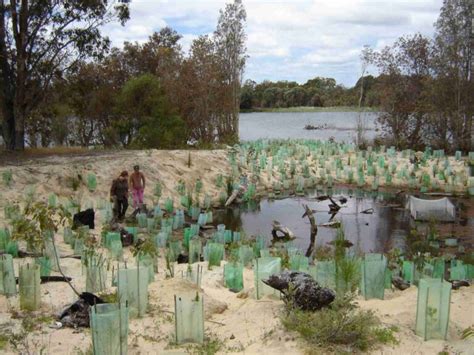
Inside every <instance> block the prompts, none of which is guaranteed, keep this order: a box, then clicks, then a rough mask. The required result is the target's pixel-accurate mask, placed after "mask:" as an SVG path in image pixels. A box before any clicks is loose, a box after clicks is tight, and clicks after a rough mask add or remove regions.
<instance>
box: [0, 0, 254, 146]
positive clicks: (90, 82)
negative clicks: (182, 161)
mask: <svg viewBox="0 0 474 355" xmlns="http://www.w3.org/2000/svg"><path fill="white" fill-rule="evenodd" d="M128 18H129V8H128V2H123V1H108V0H101V1H86V0H78V1H59V0H53V1H41V2H29V1H23V0H12V1H10V3H8V4H6V3H4V1H3V0H0V71H1V74H2V77H1V79H0V105H1V118H2V126H1V133H2V137H3V140H4V143H5V146H6V148H7V149H11V150H13V149H23V148H24V147H25V145H26V146H32V147H35V146H44V147H47V146H50V145H75V146H91V145H104V146H108V147H111V146H122V147H136V148H143V147H146V148H176V147H180V146H183V145H185V144H186V142H187V141H189V140H195V141H198V142H202V143H208V142H212V143H214V142H236V141H237V140H238V114H239V97H240V83H241V77H242V74H243V70H244V67H245V59H246V55H245V52H246V48H245V38H246V35H245V32H244V24H245V21H246V12H245V8H244V6H243V4H242V1H241V0H234V1H232V2H231V3H228V4H226V6H225V8H224V9H223V10H221V11H220V14H219V18H218V23H217V28H216V30H215V31H214V33H213V34H212V35H208V36H200V37H199V38H197V39H196V40H194V41H193V42H192V44H191V48H190V50H189V52H188V53H184V51H183V49H182V47H181V45H180V39H181V37H182V36H181V35H180V34H178V33H177V32H176V31H175V30H173V29H171V28H169V27H165V28H163V29H161V30H160V31H159V32H156V33H153V34H152V35H151V36H150V37H149V38H148V40H147V41H146V42H145V43H131V42H126V43H124V45H123V47H122V48H110V41H109V39H108V38H106V37H104V36H103V35H102V33H101V32H100V28H101V26H103V25H104V24H106V23H108V22H110V21H116V20H119V21H121V22H122V24H124V23H125V22H126V21H127V20H128Z"/></svg>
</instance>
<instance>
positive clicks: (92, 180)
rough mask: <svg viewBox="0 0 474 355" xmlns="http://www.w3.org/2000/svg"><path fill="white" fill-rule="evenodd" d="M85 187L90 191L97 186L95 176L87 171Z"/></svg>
mask: <svg viewBox="0 0 474 355" xmlns="http://www.w3.org/2000/svg"><path fill="white" fill-rule="evenodd" d="M87 188H88V189H89V191H90V192H94V191H95V189H96V188H97V177H96V176H95V174H94V173H89V174H88V175H87Z"/></svg>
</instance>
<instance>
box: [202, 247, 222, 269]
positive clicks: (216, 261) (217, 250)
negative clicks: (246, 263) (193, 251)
mask: <svg viewBox="0 0 474 355" xmlns="http://www.w3.org/2000/svg"><path fill="white" fill-rule="evenodd" d="M206 247H207V251H208V261H209V266H221V261H222V260H223V259H224V245H223V244H220V243H208V244H207V245H206Z"/></svg>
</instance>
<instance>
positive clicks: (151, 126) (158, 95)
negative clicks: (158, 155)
mask: <svg viewBox="0 0 474 355" xmlns="http://www.w3.org/2000/svg"><path fill="white" fill-rule="evenodd" d="M119 111H120V112H121V113H122V114H123V116H124V119H123V120H121V121H119V122H118V123H117V128H118V130H119V132H121V133H122V134H131V132H137V134H136V136H135V137H134V139H133V141H132V142H131V143H132V145H133V146H135V147H137V148H179V147H182V146H184V145H185V143H186V132H185V125H184V121H183V120H182V119H181V118H180V117H179V116H178V115H177V114H176V113H175V112H174V111H173V110H172V108H171V106H170V104H169V103H168V99H167V98H166V96H165V95H164V92H163V90H162V88H161V85H160V83H159V80H158V78H157V77H156V76H153V75H152V74H144V75H141V76H139V77H136V78H132V79H130V80H129V81H128V82H127V83H126V84H125V85H124V87H123V89H122V93H121V95H120V97H119Z"/></svg>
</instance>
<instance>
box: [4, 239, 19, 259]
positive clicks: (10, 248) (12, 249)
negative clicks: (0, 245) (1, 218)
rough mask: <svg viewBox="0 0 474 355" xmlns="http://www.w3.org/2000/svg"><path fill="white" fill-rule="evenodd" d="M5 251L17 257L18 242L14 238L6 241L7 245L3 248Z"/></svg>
mask: <svg viewBox="0 0 474 355" xmlns="http://www.w3.org/2000/svg"><path fill="white" fill-rule="evenodd" d="M5 252H6V253H7V254H10V255H11V256H13V257H14V258H17V257H18V242H16V241H14V240H10V241H8V243H7V246H6V248H5Z"/></svg>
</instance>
